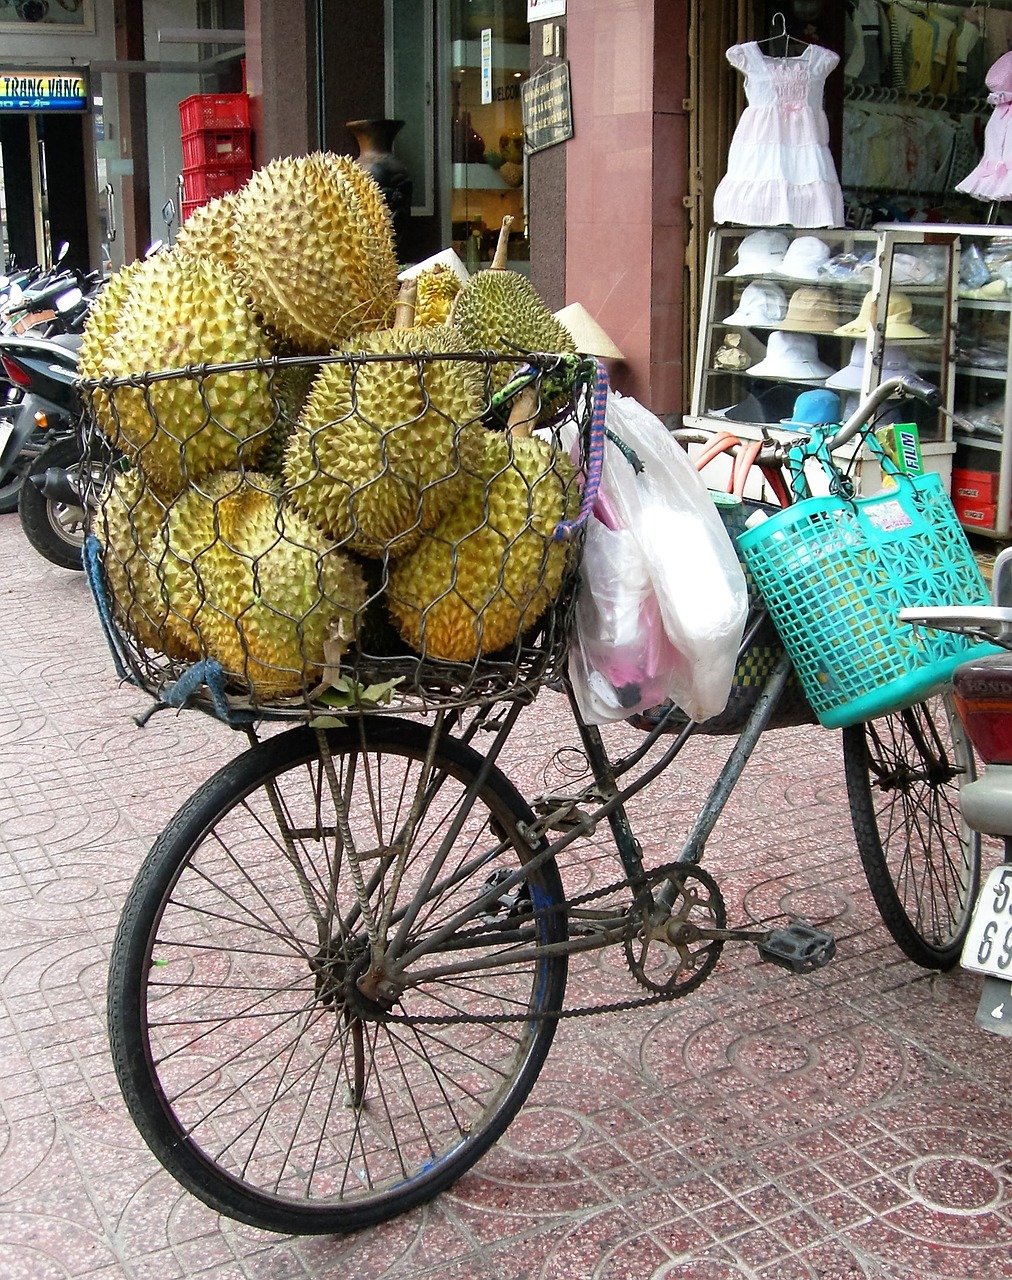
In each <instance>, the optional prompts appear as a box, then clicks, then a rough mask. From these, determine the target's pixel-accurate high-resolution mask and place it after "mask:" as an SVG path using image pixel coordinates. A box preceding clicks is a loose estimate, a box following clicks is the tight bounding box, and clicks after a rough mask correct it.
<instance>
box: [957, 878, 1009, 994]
mask: <svg viewBox="0 0 1012 1280" xmlns="http://www.w3.org/2000/svg"><path fill="white" fill-rule="evenodd" d="M960 964H962V966H963V968H964V969H973V970H974V971H975V972H976V973H989V974H991V976H992V977H995V978H1005V979H1006V980H1008V979H1012V866H1001V867H995V868H994V870H993V871H992V872H991V874H990V875H989V876H988V878H987V879H986V880H985V881H984V884H983V885H982V886H981V890H980V893H978V895H977V905H976V906H975V907H974V908H973V919H972V920H971V921H970V932H969V933H968V934H967V935H966V941H965V942H964V943H963V955H962V959H961V960H960Z"/></svg>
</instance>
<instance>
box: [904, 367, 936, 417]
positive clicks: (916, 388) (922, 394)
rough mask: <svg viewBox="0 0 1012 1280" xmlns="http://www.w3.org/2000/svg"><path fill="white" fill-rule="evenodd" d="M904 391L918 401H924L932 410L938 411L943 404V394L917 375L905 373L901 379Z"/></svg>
mask: <svg viewBox="0 0 1012 1280" xmlns="http://www.w3.org/2000/svg"><path fill="white" fill-rule="evenodd" d="M901 381H902V383H903V389H904V391H906V392H908V393H909V394H910V395H912V396H916V397H917V399H918V400H923V401H924V403H925V404H926V405H929V406H930V407H931V408H932V409H937V408H938V406H939V405H940V404H941V402H942V393H941V392H940V391H939V389H938V388H937V387H936V386H933V385H932V384H931V383H930V382H926V381H925V379H924V378H919V377H918V376H917V374H916V373H904V374H903V375H902V377H901Z"/></svg>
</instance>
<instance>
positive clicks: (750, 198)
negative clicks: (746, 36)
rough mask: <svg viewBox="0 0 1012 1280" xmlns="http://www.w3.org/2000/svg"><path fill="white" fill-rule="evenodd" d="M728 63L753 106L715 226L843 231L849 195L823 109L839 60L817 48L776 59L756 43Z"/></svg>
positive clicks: (734, 151) (735, 141)
mask: <svg viewBox="0 0 1012 1280" xmlns="http://www.w3.org/2000/svg"><path fill="white" fill-rule="evenodd" d="M727 60H728V62H730V64H731V65H732V66H733V67H737V69H738V70H739V71H741V72H742V73H743V74H744V76H745V96H746V98H747V100H748V105H747V106H746V108H745V110H744V111H743V112H742V116H741V119H740V120H739V121H738V125H737V128H736V129H735V131H734V137H733V138H732V139H731V146H730V149H729V150H728V153H727V173H726V174H725V175H724V177H723V178H722V179H721V180H720V183H719V185H718V186H717V190H716V191H715V192H714V196H713V220H714V222H737V223H740V224H742V225H743V226H752V227H772V226H777V225H779V224H781V223H783V224H785V225H787V226H792V227H840V226H843V192H842V190H841V189H840V179H839V177H838V176H837V172H836V165H835V164H834V163H833V157H832V155H831V154H830V150H829V123H828V121H827V120H826V113H825V111H824V110H823V107H822V100H823V89H824V87H825V83H826V77H827V76H828V75H829V73H830V72H831V71H832V70H833V68H834V67H835V66H836V64H837V63H838V62H839V61H840V58H839V55H838V54H836V53H834V52H833V50H832V49H825V48H823V47H822V45H818V44H810V45H808V46H807V47H806V49H805V51H804V53H802V54H799V55H798V56H797V57H796V58H773V57H768V56H767V55H766V54H765V53H763V51H762V49H761V48H760V47H759V45H758V44H757V43H756V42H755V41H754V40H752V41H749V43H748V44H736V45H732V46H731V48H730V49H728V51H727Z"/></svg>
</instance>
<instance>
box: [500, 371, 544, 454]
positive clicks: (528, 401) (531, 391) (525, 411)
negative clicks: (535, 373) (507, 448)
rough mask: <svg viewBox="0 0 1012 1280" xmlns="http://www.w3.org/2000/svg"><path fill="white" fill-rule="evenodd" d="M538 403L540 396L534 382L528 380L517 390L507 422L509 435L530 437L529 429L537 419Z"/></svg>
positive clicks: (522, 437) (523, 437)
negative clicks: (524, 385)
mask: <svg viewBox="0 0 1012 1280" xmlns="http://www.w3.org/2000/svg"><path fill="white" fill-rule="evenodd" d="M540 403H541V396H540V393H539V391H538V384H537V383H536V382H529V383H528V384H527V386H526V387H523V388H521V390H520V391H518V392H517V394H516V399H515V400H514V401H513V407H512V408H511V409H510V419H509V422H508V423H507V430H508V431H509V433H510V435H511V436H515V437H516V438H517V439H518V440H527V439H529V438H530V434H531V430H532V429H533V427H534V423H535V422H536V421H537V417H538V406H539V404H540Z"/></svg>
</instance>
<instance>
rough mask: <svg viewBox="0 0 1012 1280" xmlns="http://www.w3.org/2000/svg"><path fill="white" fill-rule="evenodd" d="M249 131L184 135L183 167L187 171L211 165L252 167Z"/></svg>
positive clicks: (216, 131)
mask: <svg viewBox="0 0 1012 1280" xmlns="http://www.w3.org/2000/svg"><path fill="white" fill-rule="evenodd" d="M249 144H250V135H249V130H248V129H197V130H196V131H195V132H194V133H184V134H183V166H184V168H187V169H195V168H198V167H202V166H206V165H210V166H211V167H213V168H220V167H221V166H222V165H223V164H227V165H240V164H244V165H250V164H252V160H253V157H252V155H251V153H250V145H249Z"/></svg>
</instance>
